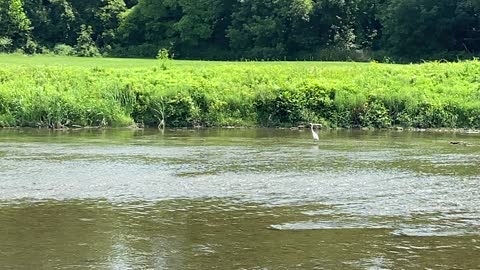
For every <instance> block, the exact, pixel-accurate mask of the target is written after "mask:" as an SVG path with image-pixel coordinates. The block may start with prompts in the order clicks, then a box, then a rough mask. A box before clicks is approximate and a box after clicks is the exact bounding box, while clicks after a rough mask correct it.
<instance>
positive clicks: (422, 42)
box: [0, 0, 480, 61]
mask: <svg viewBox="0 0 480 270" xmlns="http://www.w3.org/2000/svg"><path fill="white" fill-rule="evenodd" d="M82 25H85V26H84V27H83V28H82ZM87 34H88V35H87ZM87 36H88V37H89V41H88V44H90V45H91V43H92V42H93V43H94V47H95V48H98V49H99V50H100V51H101V52H102V53H104V54H105V53H107V54H108V53H109V54H112V55H123V56H136V57H145V56H147V57H154V56H155V55H157V53H158V51H159V50H160V49H162V48H166V49H168V50H169V51H170V52H171V53H172V55H174V57H176V58H202V59H240V58H249V59H252V58H256V59H332V60H334V59H337V60H344V59H349V58H350V56H352V55H353V57H352V58H353V59H357V58H356V57H355V54H351V53H352V52H353V53H357V52H361V53H367V54H368V55H370V57H375V56H376V55H377V54H378V55H380V56H382V57H383V56H384V55H385V56H389V57H390V58H393V59H400V60H402V59H403V60H405V61H416V60H420V59H425V58H434V59H435V58H447V59H455V58H457V57H470V56H473V55H478V54H479V53H480V0H440V1H438V0H437V1H434V0H196V1H191V0H0V50H3V51H5V50H7V51H12V50H14V49H17V48H21V49H24V50H25V51H27V52H28V51H33V50H34V49H35V48H37V46H36V45H37V44H39V45H40V47H46V48H50V49H52V48H54V47H55V46H56V45H59V44H65V45H66V46H67V47H65V46H64V45H62V46H63V47H62V46H60V47H58V46H57V48H68V46H70V47H76V48H79V47H81V46H83V45H84V44H78V42H79V40H81V41H82V42H84V41H86V37H87ZM90 45H89V46H90ZM358 59H360V58H358ZM365 59H369V58H368V57H367V58H365Z"/></svg>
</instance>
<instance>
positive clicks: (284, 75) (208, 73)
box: [0, 55, 480, 129]
mask: <svg viewBox="0 0 480 270" xmlns="http://www.w3.org/2000/svg"><path fill="white" fill-rule="evenodd" d="M478 74H480V62H478V61H468V62H461V63H425V64H420V65H389V64H378V63H367V64H364V63H329V62H325V63H324V62H201V61H163V62H162V61H158V60H135V59H103V58H97V59H95V58H74V57H48V56H34V57H26V56H10V55H1V56H0V126H2V127H17V126H19V127H50V128H63V127H85V126H100V127H102V126H108V127H122V126H134V125H135V126H141V127H157V126H159V124H161V122H162V120H163V122H164V123H165V125H166V126H167V127H218V126H244V127H253V126H260V127H291V126H298V125H301V124H306V123H310V122H315V123H321V124H322V125H324V126H326V127H333V128H335V127H341V128H361V127H373V128H391V127H404V128H410V127H411V128H420V129H424V128H477V129H478V128H480V79H479V77H478Z"/></svg>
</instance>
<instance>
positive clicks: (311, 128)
mask: <svg viewBox="0 0 480 270" xmlns="http://www.w3.org/2000/svg"><path fill="white" fill-rule="evenodd" d="M310 130H311V131H312V136H313V141H318V140H319V138H318V134H317V132H315V130H313V124H312V123H310Z"/></svg>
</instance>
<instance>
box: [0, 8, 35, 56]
mask: <svg viewBox="0 0 480 270" xmlns="http://www.w3.org/2000/svg"><path fill="white" fill-rule="evenodd" d="M30 33H31V22H30V20H29V19H28V17H27V15H26V14H25V11H24V7H23V2H22V1H21V0H0V39H3V40H4V44H5V45H4V49H5V50H7V51H8V50H10V49H13V48H24V47H25V46H27V41H28V40H29V39H30ZM0 46H1V45H0ZM0 49H1V47H0Z"/></svg>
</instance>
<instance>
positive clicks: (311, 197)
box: [0, 129, 480, 269]
mask: <svg viewBox="0 0 480 270" xmlns="http://www.w3.org/2000/svg"><path fill="white" fill-rule="evenodd" d="M450 141H464V142H466V143H467V144H468V146H466V145H451V144H449V142H450ZM478 254H480V135H479V134H459V133H428V132H424V133H418V132H417V133H415V132H395V131H378V132H367V131H322V132H320V142H318V143H313V142H312V140H311V138H310V134H309V131H305V132H303V131H296V130H270V129H234V130H226V129H221V130H194V131H192V130H176V131H168V130H167V131H165V133H161V132H160V131H158V130H82V131H45V130H26V129H22V130H0V265H2V268H5V269H79V268H80V269H475V268H480V256H478Z"/></svg>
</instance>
